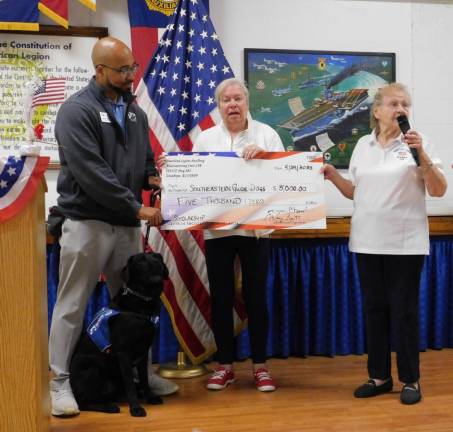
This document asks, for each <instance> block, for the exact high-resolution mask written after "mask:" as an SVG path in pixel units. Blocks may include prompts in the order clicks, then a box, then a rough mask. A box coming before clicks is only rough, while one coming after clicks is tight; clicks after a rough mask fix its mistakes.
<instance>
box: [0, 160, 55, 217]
mask: <svg viewBox="0 0 453 432" xmlns="http://www.w3.org/2000/svg"><path fill="white" fill-rule="evenodd" d="M49 159H50V158H48V157H16V156H8V157H0V223H1V222H5V221H6V220H8V219H11V218H12V217H14V216H16V215H17V214H18V213H20V211H21V210H22V209H23V208H24V207H25V206H26V205H27V204H28V202H29V201H30V200H31V199H32V198H33V197H34V195H35V193H36V191H37V189H38V185H39V183H40V182H41V179H42V177H43V175H44V172H45V171H46V169H47V166H48V165H49Z"/></svg>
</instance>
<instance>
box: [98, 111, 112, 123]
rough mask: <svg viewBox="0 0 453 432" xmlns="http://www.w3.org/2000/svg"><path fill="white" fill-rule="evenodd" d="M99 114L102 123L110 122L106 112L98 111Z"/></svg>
mask: <svg viewBox="0 0 453 432" xmlns="http://www.w3.org/2000/svg"><path fill="white" fill-rule="evenodd" d="M99 115H100V116H101V122H102V123H111V121H110V119H109V115H108V114H107V113H106V112H103V111H99Z"/></svg>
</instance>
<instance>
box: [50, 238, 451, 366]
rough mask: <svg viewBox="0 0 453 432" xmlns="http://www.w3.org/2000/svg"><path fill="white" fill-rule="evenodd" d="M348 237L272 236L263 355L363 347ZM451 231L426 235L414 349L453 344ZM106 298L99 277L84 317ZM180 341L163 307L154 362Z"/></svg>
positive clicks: (53, 259) (244, 343)
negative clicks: (417, 337)
mask: <svg viewBox="0 0 453 432" xmlns="http://www.w3.org/2000/svg"><path fill="white" fill-rule="evenodd" d="M347 242H348V240H347V239H285V240H272V248H271V258H270V265H269V273H268V278H267V284H266V294H267V300H268V308H269V337H268V344H267V354H268V356H269V357H288V356H290V355H293V356H307V355H324V356H335V355H346V354H363V353H364V352H365V333H364V321H363V315H362V297H361V292H360V284H359V280H358V272H357V267H356V260H355V256H354V254H350V253H349V251H348V246H347ZM452 257H453V236H445V237H437V236H436V237H432V238H431V254H430V256H429V257H427V258H426V261H425V266H424V268H423V272H422V276H421V286H420V349H421V350H425V349H426V348H434V349H441V348H444V347H453V319H452V313H451V312H450V311H451V310H452V306H453V272H452V269H451V265H450V263H451V262H452ZM58 261H59V247H58V245H53V246H48V249H47V270H48V305H49V306H48V307H49V325H50V320H51V316H52V310H53V306H54V304H55V300H56V292H57V285H58ZM108 301H109V295H108V291H107V289H106V287H105V284H102V283H99V284H98V286H97V287H96V289H95V292H94V294H93V296H92V298H91V300H90V303H89V305H88V308H87V312H86V316H85V323H87V322H89V321H90V320H91V318H92V317H93V315H94V314H95V313H96V311H97V310H98V309H100V308H101V307H102V306H104V305H106V304H107V303H108ZM236 343H237V357H238V359H245V358H248V357H249V355H250V348H249V343H248V333H247V330H245V331H244V332H242V333H241V334H240V335H239V336H238V337H237V339H236ZM177 351H178V342H177V340H176V337H175V335H174V332H173V329H172V327H171V321H170V318H169V315H168V314H167V312H166V310H165V308H162V311H161V317H160V328H159V334H158V337H157V338H156V340H155V342H154V345H153V353H154V354H153V360H154V361H155V362H159V363H165V362H170V361H174V360H175V359H176V353H177Z"/></svg>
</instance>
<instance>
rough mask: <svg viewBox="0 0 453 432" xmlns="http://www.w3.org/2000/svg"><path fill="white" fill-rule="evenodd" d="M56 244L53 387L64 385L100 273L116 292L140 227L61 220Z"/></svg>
mask: <svg viewBox="0 0 453 432" xmlns="http://www.w3.org/2000/svg"><path fill="white" fill-rule="evenodd" d="M60 246H61V252H60V282H59V285H58V293H57V301H56V303H55V308H54V311H53V316H52V323H51V327H50V336H49V361H50V369H51V371H52V372H53V375H54V378H53V382H52V388H54V389H55V388H56V387H57V388H58V387H62V388H63V387H67V386H68V385H69V382H68V381H69V380H68V379H69V363H70V361H71V357H72V354H73V352H74V348H75V346H76V344H77V341H78V339H79V337H80V334H81V331H82V326H83V318H84V314H85V310H86V306H87V303H88V300H89V298H90V296H91V294H92V293H93V290H94V288H95V287H96V283H97V281H98V279H99V275H100V274H101V273H104V275H105V276H106V278H107V284H108V288H109V292H110V296H111V297H113V296H115V295H116V294H117V292H118V291H119V289H120V288H121V285H122V280H121V277H120V274H121V270H122V269H123V267H124V266H125V265H126V263H127V260H128V258H129V257H130V256H131V255H134V254H136V253H139V252H141V251H142V244H141V236H140V228H137V227H124V226H114V225H110V224H107V223H105V222H101V221H97V220H84V221H76V220H71V219H66V220H65V222H64V224H63V230H62V236H61V238H60Z"/></svg>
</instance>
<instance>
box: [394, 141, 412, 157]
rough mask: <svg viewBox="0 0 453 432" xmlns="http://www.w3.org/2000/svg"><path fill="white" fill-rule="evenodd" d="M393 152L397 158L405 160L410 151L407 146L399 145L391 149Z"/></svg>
mask: <svg viewBox="0 0 453 432" xmlns="http://www.w3.org/2000/svg"><path fill="white" fill-rule="evenodd" d="M393 153H394V154H395V156H396V158H397V159H399V160H401V161H405V160H407V159H408V158H409V156H410V154H411V151H410V150H409V148H408V147H406V146H404V145H401V146H398V147H397V148H396V149H395V150H393Z"/></svg>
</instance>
